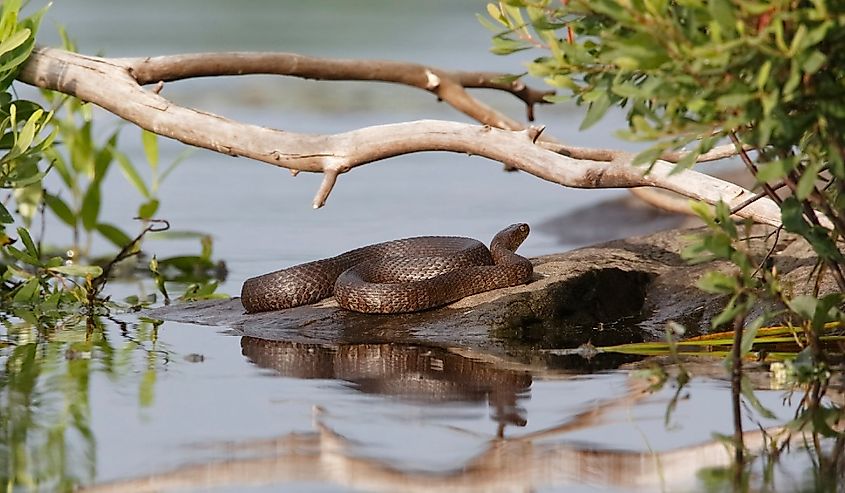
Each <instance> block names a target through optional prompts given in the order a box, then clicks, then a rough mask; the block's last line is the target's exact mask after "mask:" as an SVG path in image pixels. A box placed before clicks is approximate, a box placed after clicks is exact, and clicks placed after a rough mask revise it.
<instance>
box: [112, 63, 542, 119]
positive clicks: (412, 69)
mask: <svg viewBox="0 0 845 493" xmlns="http://www.w3.org/2000/svg"><path fill="white" fill-rule="evenodd" d="M115 62H117V63H119V64H121V65H124V66H126V67H128V68H129V73H130V75H131V76H132V77H133V78H134V79H135V80H136V81H138V83H139V84H141V85H146V84H152V83H156V82H170V81H175V80H182V79H189V78H193V77H210V76H220V75H247V74H274V75H284V76H292V77H301V78H303V79H316V80H346V81H349V80H358V81H374V82H392V83H396V84H403V85H406V86H411V87H417V88H419V89H423V90H425V91H428V92H431V93H432V94H434V95H436V96H437V97H438V98H439V99H441V100H443V101H445V102H446V103H448V104H450V105H451V106H453V107H454V108H455V109H457V110H458V111H460V112H462V113H464V114H466V115H468V116H470V117H471V118H473V119H475V120H476V121H478V122H480V123H483V124H485V125H490V126H493V127H498V128H505V129H509V130H522V129H523V128H524V125H522V124H521V123H520V122H518V121H516V120H512V119H511V118H509V117H507V116H506V115H504V114H502V113H500V112H498V111H496V110H495V109H493V108H491V107H490V106H488V105H486V104H484V103H482V102H481V101H479V100H477V99H475V98H474V97H472V96H471V95H470V94H469V93H468V92H467V91H466V90H465V89H466V88H486V89H497V90H500V91H505V92H509V93H511V94H513V95H514V96H516V97H517V98H519V99H521V100H522V101H523V102H524V103H525V104H526V106H527V108H528V114H529V120H533V107H534V105H535V104H545V103H546V101H545V99H544V97H545V96H546V95H552V94H554V91H539V90H536V89H531V88H529V87H528V86H526V85H525V84H524V83H523V82H522V81H519V80H516V81H511V82H508V81H506V80H505V79H504V77H505V75H506V74H500V73H493V72H464V71H457V72H450V71H446V70H441V69H438V68H434V67H428V66H425V65H420V64H416V63H407V62H394V61H389V60H354V59H336V58H317V57H310V56H305V55H298V54H295V53H249V52H231V53H193V54H185V55H168V56H158V57H147V58H124V59H117V60H115Z"/></svg>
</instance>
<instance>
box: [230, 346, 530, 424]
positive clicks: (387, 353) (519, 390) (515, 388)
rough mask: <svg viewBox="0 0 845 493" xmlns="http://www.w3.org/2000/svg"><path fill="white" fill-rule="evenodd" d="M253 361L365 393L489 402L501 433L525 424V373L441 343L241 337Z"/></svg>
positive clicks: (527, 380)
mask: <svg viewBox="0 0 845 493" xmlns="http://www.w3.org/2000/svg"><path fill="white" fill-rule="evenodd" d="M241 348H242V352H243V355H244V356H246V357H247V358H248V359H249V361H251V362H252V363H254V364H256V365H258V366H260V367H262V368H268V369H272V370H275V371H276V372H277V373H278V374H280V375H282V376H288V377H295V378H323V379H335V380H343V381H346V382H349V383H350V385H351V387H352V388H355V389H357V390H360V391H361V392H366V393H373V394H381V395H387V396H392V397H397V398H401V399H407V400H413V401H424V402H478V401H485V400H486V401H487V402H488V403H489V405H490V407H491V410H492V413H491V415H492V418H493V419H494V420H495V421H496V422H497V423H498V425H499V434H502V433H503V431H504V427H505V426H506V425H517V426H524V425H525V424H526V418H525V410H524V409H522V408H521V407H519V405H518V401H519V400H521V399H527V398H528V397H529V390H530V388H531V382H532V378H531V375H530V374H528V373H526V372H520V371H514V370H508V369H500V368H495V367H494V366H492V365H490V364H489V363H483V362H480V361H476V360H473V359H470V358H467V357H465V356H461V355H458V354H454V353H452V352H449V351H447V350H445V349H442V348H438V347H424V346H411V345H396V344H347V345H339V346H321V345H317V344H297V343H293V342H285V341H268V340H264V339H259V338H255V337H243V338H241Z"/></svg>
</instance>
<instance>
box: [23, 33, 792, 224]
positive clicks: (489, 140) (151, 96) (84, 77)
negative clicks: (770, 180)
mask: <svg viewBox="0 0 845 493" xmlns="http://www.w3.org/2000/svg"><path fill="white" fill-rule="evenodd" d="M133 67H134V66H133V65H132V63H128V62H126V61H125V60H124V61H121V60H109V59H104V58H98V57H90V56H83V55H78V54H74V53H69V52H66V51H63V50H58V49H51V48H38V49H37V50H35V51H34V52H33V55H32V56H31V57H30V59H29V61H28V62H27V64H26V65H25V66H24V68H23V70H22V72H21V73H20V74H19V76H18V79H19V80H21V81H23V82H26V83H29V84H33V85H36V86H39V87H43V88H47V89H53V90H57V91H60V92H63V93H66V94H71V95H73V96H76V97H78V98H80V99H82V100H84V101H89V102H92V103H94V104H96V105H98V106H101V107H102V108H104V109H106V110H108V111H110V112H112V113H114V114H115V115H118V116H120V117H122V118H124V119H126V120H128V121H130V122H133V123H135V124H136V125H138V126H140V127H142V128H145V129H147V130H149V131H151V132H154V133H157V134H159V135H163V136H166V137H170V138H173V139H176V140H179V141H181V142H184V143H186V144H190V145H194V146H198V147H203V148H206V149H211V150H214V151H217V152H221V153H225V154H228V155H231V156H246V157H250V158H252V159H256V160H258V161H263V162H266V163H270V164H273V165H276V166H280V167H284V168H288V169H291V170H299V171H309V172H322V173H326V177H325V178H324V180H323V184H322V185H321V187H320V191H319V192H318V195H317V197H316V199H315V203H316V205H320V204H321V203H322V202H324V201H325V198H326V196H327V195H328V192H329V191H330V190H331V187H332V185H333V184H334V182H335V179H336V176H337V174H339V173H344V172H346V171H349V170H350V169H352V168H354V167H356V166H360V165H363V164H367V163H370V162H373V161H379V160H382V159H386V158H388V157H392V156H399V155H402V154H408V153H412V152H423V151H450V152H458V153H466V154H472V155H478V156H483V157H486V158H489V159H492V160H494V161H498V162H501V163H505V164H506V165H509V166H512V167H514V168H517V169H520V170H523V171H525V172H528V173H531V174H532V175H534V176H537V177H538V178H542V179H544V180H548V181H551V182H554V183H558V184H560V185H564V186H569V187H577V188H629V187H641V186H652V187H658V188H663V189H666V190H671V191H674V192H677V193H680V194H682V195H684V196H686V197H689V198H692V199H696V200H704V201H706V202H709V203H715V202H717V201H719V200H724V201H725V202H727V203H728V204H729V206H734V205H736V204H739V203H742V202H743V201H745V200H746V199H748V198H750V197H751V196H753V194H752V193H751V192H749V191H748V190H745V189H744V188H742V187H739V186H737V185H734V184H732V183H728V182H725V181H722V180H719V179H717V178H714V177H711V176H707V175H704V174H701V173H697V172H695V171H684V172H680V173H675V174H671V173H670V172H671V170H672V168H673V166H672V165H671V164H670V163H667V162H665V161H658V162H657V163H655V165H654V166H653V168H652V171H651V172H650V173H649V174H648V175H643V174H642V170H640V169H637V168H635V167H633V166H631V165H630V161H631V159H632V158H633V155H632V154H624V153H617V155H616V159H614V160H613V161H609V162H608V161H593V160H584V159H573V158H571V157H569V156H566V155H563V154H560V153H557V152H551V151H549V150H547V149H545V148H543V147H541V146H540V145H538V144H535V143H534V142H533V139H534V137H536V131H532V130H528V129H526V130H522V131H509V130H501V129H498V128H492V127H490V126H478V125H469V124H465V123H457V122H445V121H435V120H425V121H416V122H406V123H397V124H390V125H379V126H373V127H365V128H361V129H357V130H353V131H350V132H345V133H340V134H334V135H312V134H299V133H293V132H285V131H280V130H274V129H269V128H264V127H259V126H256V125H249V124H244V123H239V122H236V121H232V120H229V119H226V118H223V117H221V116H217V115H213V114H210V113H205V112H202V111H197V110H193V109H189V108H185V107H182V106H179V105H176V104H174V103H172V102H170V101H168V100H167V99H165V98H163V97H161V96H160V95H158V94H155V93H154V92H151V91H147V90H144V89H143V88H142V87H140V86H139V84H138V81H137V80H136V79H135V78H133V77H132V75H131V74H130V71H131V70H134V68H133ZM455 84H456V85H457V83H455ZM739 215H740V216H742V217H748V218H751V219H753V220H755V221H758V222H761V223H765V224H770V225H774V226H778V225H780V211H779V209H778V207H777V205H776V204H774V203H773V202H772V201H771V200H763V199H761V200H758V201H755V202H753V203H751V204H749V205H748V206H747V207H745V208H744V209H742V210H741V211H740V212H739Z"/></svg>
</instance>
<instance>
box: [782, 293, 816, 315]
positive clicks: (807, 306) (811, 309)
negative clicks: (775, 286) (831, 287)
mask: <svg viewBox="0 0 845 493" xmlns="http://www.w3.org/2000/svg"><path fill="white" fill-rule="evenodd" d="M818 303H819V300H818V299H816V298H815V297H813V296H809V295H800V296H796V297H794V298H792V299H789V300H787V301H786V305H787V306H788V307H789V309H790V310H792V311H793V312H794V313H797V314H798V315H799V316H800V317H801V318H803V319H804V320H812V319H813V316H814V315H815V313H816V306H817V305H818Z"/></svg>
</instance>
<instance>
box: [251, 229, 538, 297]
mask: <svg viewBox="0 0 845 493" xmlns="http://www.w3.org/2000/svg"><path fill="white" fill-rule="evenodd" d="M529 231H530V229H529V227H528V225H527V224H524V223H518V224H512V225H510V226H508V227H507V228H505V229H503V230H501V231H499V232H498V233H497V234H496V235H495V236H494V237H493V240H492V241H491V242H490V248H489V249H488V248H487V247H486V246H485V245H484V244H483V243H481V242H480V241H478V240H475V239H472V238H465V237H461V236H418V237H414V238H403V239H399V240H392V241H386V242H383V243H376V244H372V245H368V246H364V247H361V248H356V249H354V250H350V251H348V252H345V253H342V254H340V255H338V256H336V257H331V258H327V259H322V260H316V261H313V262H308V263H304V264H298V265H294V266H292V267H288V268H285V269H281V270H277V271H274V272H270V273H267V274H263V275H260V276H257V277H252V278H250V279H247V280H246V281H245V282H244V284H243V287H242V289H241V304H243V306H244V308H245V309H246V311H247V313H256V312H266V311H274V310H282V309H286V308H293V307H296V306H301V305H308V304H313V303H316V302H318V301H321V300H323V299H325V298H328V297H330V296H332V295H334V297H335V300H336V301H337V303H338V305H339V306H341V307H342V308H345V309H347V310H351V311H356V312H361V313H408V312H416V311H422V310H428V309H430V308H435V307H439V306H443V305H446V304H449V303H452V302H454V301H457V300H459V299H461V298H465V297H467V296H470V295H473V294H477V293H481V292H484V291H491V290H493V289H498V288H504V287H511V286H516V285H519V284H526V283H528V282H530V280H531V277H532V276H533V272H534V270H533V266H532V264H531V261H530V260H528V259H527V258H525V257H523V256H521V255H518V254H517V253H516V249H517V248H518V247H519V245H521V244H522V242H523V241H524V240H525V238H526V237H527V236H528V233H529Z"/></svg>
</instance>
